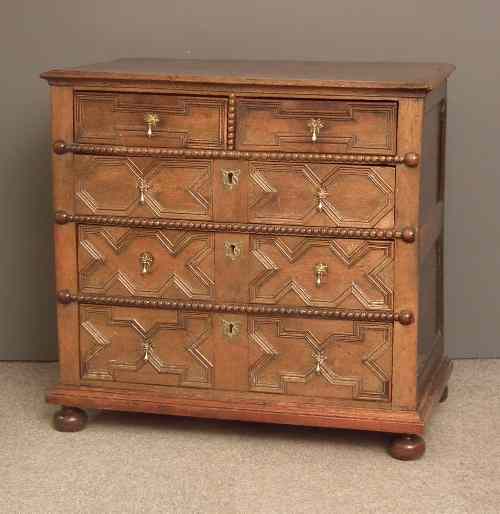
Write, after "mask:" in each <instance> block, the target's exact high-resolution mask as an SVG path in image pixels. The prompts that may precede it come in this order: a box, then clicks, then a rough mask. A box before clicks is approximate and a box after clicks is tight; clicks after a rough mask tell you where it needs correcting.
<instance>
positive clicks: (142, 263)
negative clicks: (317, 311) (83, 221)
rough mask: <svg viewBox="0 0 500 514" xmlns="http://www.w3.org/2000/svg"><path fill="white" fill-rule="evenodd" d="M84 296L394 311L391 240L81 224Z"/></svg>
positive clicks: (81, 266)
mask: <svg viewBox="0 0 500 514" xmlns="http://www.w3.org/2000/svg"><path fill="white" fill-rule="evenodd" d="M78 241H79V245H78V246H79V249H78V270H79V287H80V290H81V291H82V292H83V293H87V294H106V295H132V296H151V297H164V298H180V299H191V300H214V299H217V300H218V301H230V302H243V303H248V302H250V303H257V304H268V305H291V306H296V305H304V306H316V307H329V308H330V307H338V308H348V309H369V310H380V309H382V310H390V309H392V306H393V272H394V270H393V268H394V243H393V242H392V241H374V240H356V239H334V238H328V239H325V238H319V237H314V238H312V237H298V236H290V237H287V236H271V235H257V234H240V233H229V234H227V233H217V234H213V233H209V232H196V231H193V232H190V231H181V230H161V229H143V228H122V227H107V226H98V225H80V226H79V228H78Z"/></svg>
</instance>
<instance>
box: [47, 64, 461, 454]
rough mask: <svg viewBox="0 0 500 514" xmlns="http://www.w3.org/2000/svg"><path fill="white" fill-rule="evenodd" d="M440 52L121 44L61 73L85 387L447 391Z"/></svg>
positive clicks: (367, 409)
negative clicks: (408, 60) (245, 54)
mask: <svg viewBox="0 0 500 514" xmlns="http://www.w3.org/2000/svg"><path fill="white" fill-rule="evenodd" d="M452 69H453V67H452V66H449V65H439V64H347V63H338V64H334V63H318V62H316V63H314V62H310V63H296V62H236V61H234V62H232V61H217V62H216V61H213V62H202V61H168V60H128V59H125V60H119V61H115V62H111V63H107V64H99V65H93V66H87V67H81V68H74V69H64V70H53V71H50V72H47V73H45V74H43V75H42V76H43V77H44V78H45V79H47V80H48V81H49V83H50V85H51V91H52V109H53V111H52V113H53V154H54V158H53V177H54V211H55V214H54V216H55V248H56V275H57V299H58V328H59V348H60V384H59V385H58V386H56V387H55V388H54V389H53V390H51V391H50V392H49V394H48V401H49V402H51V403H56V404H60V405H62V406H63V407H62V409H61V411H59V412H58V413H57V414H56V417H55V425H56V428H58V429H59V430H63V431H74V430H78V429H80V428H82V427H83V426H84V424H85V420H86V415H85V412H84V411H83V410H82V409H84V408H98V409H114V410H125V411H127V410H129V411H141V412H152V413H162V414H173V415H187V416H200V417H213V418H220V419H238V420H249V421H263V422H276V423H288V424H303V425H310V426H322V427H341V428H352V429H362V430H376V431H383V432H390V433H394V434H397V435H396V437H395V439H394V441H393V442H392V444H391V446H390V452H391V454H392V455H393V456H395V457H397V458H401V459H412V458H417V457H418V456H420V455H421V454H422V453H423V451H424V447H425V446H424V442H423V439H422V438H421V437H420V436H421V435H422V433H423V430H424V427H425V424H426V422H427V420H428V417H429V414H430V411H431V409H432V407H433V405H434V403H436V401H437V400H439V399H443V398H444V397H445V396H446V393H447V387H446V384H447V381H448V377H449V375H450V372H451V364H450V362H449V360H448V359H447V358H446V357H445V353H444V347H443V330H442V327H443V308H442V303H443V284H442V280H443V265H442V248H443V237H442V232H443V205H444V202H443V199H444V198H443V188H444V157H445V150H444V148H445V146H444V145H445V126H446V79H447V76H448V75H449V74H450V73H451V71H452Z"/></svg>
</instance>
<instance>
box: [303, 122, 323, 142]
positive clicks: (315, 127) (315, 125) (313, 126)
mask: <svg viewBox="0 0 500 514" xmlns="http://www.w3.org/2000/svg"><path fill="white" fill-rule="evenodd" d="M307 126H308V127H309V131H310V132H311V141H312V142H313V143H316V141H317V140H318V136H319V131H320V130H321V129H322V128H324V127H325V124H324V123H323V122H322V121H321V120H320V119H319V118H311V119H310V120H309V123H308V124H307Z"/></svg>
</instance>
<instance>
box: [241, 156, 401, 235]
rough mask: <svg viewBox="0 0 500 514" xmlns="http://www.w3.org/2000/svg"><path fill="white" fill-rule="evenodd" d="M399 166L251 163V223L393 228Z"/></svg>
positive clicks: (249, 205) (249, 203) (249, 201)
mask: <svg viewBox="0 0 500 514" xmlns="http://www.w3.org/2000/svg"><path fill="white" fill-rule="evenodd" d="M394 188H395V168H394V167H390V166H361V165H347V164H322V163H300V162H269V161H263V162H250V164H249V186H248V190H249V192H248V195H249V198H248V221H249V222H252V223H271V224H290V225H305V226H307V225H310V226H319V227H325V226H334V227H355V228H384V229H388V228H392V227H393V226H394Z"/></svg>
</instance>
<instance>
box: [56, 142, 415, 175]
mask: <svg viewBox="0 0 500 514" xmlns="http://www.w3.org/2000/svg"><path fill="white" fill-rule="evenodd" d="M52 148H53V150H54V152H55V153H56V154H58V155H61V154H64V153H68V152H69V153H73V154H81V155H115V156H118V155H119V156H123V157H127V156H134V155H136V156H138V157H145V156H149V157H189V158H191V159H238V160H245V161H257V160H258V161H306V162H310V161H313V162H322V161H326V162H329V163H334V162H335V163H345V164H370V165H372V164H381V165H385V164H390V165H392V164H402V163H404V164H405V166H407V167H408V168H414V167H415V166H418V164H419V162H420V155H419V154H418V153H415V152H408V153H406V154H404V155H380V154H379V155H377V154H352V153H351V154H348V153H331V152H328V153H324V152H317V153H305V152H260V151H256V152H240V151H238V150H190V149H189V148H186V149H184V148H179V149H177V148H175V149H173V148H160V147H148V146H110V145H88V144H79V143H65V142H64V141H60V140H59V141H55V142H54V144H53V145H52Z"/></svg>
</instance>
